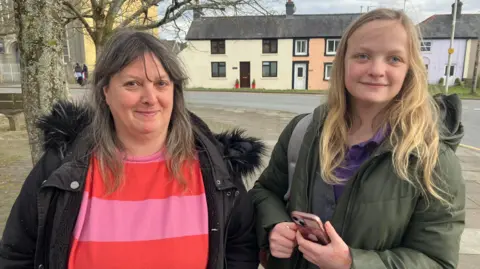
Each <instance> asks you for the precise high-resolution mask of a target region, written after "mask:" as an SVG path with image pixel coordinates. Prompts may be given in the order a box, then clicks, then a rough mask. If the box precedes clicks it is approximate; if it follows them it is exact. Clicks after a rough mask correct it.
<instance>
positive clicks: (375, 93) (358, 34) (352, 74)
mask: <svg viewBox="0 0 480 269" xmlns="http://www.w3.org/2000/svg"><path fill="white" fill-rule="evenodd" d="M408 56H409V50H408V35H407V32H406V31H405V28H404V27H403V26H402V25H401V24H400V23H399V22H397V21H393V20H392V21H389V20H375V21H372V22H369V23H367V24H365V25H363V26H361V27H360V28H358V29H357V30H356V31H355V32H354V33H353V34H352V35H351V37H350V38H349V39H348V42H347V51H346V54H345V86H346V88H347V91H348V92H349V93H350V95H351V96H352V101H353V102H354V103H355V102H356V103H358V102H362V103H366V104H368V105H374V104H383V105H385V104H388V102H390V101H391V100H392V99H393V98H394V97H395V96H396V95H397V94H398V93H399V92H400V90H401V88H402V85H403V81H404V80H405V76H406V75H407V71H408V68H409V63H408V59H409V58H408Z"/></svg>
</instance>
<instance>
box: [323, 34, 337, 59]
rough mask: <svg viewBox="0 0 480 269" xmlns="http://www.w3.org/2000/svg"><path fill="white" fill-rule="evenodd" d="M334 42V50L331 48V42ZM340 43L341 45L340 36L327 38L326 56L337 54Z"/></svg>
mask: <svg viewBox="0 0 480 269" xmlns="http://www.w3.org/2000/svg"><path fill="white" fill-rule="evenodd" d="M330 42H333V46H334V50H333V51H330V50H329V43H330ZM338 45H340V39H339V38H328V39H326V40H325V56H335V55H337V49H338Z"/></svg>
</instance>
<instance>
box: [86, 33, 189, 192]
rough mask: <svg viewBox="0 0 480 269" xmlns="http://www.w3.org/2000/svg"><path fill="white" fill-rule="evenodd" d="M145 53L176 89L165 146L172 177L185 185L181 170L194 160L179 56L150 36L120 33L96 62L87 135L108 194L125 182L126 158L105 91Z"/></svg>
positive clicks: (113, 38)
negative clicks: (161, 67)
mask: <svg viewBox="0 0 480 269" xmlns="http://www.w3.org/2000/svg"><path fill="white" fill-rule="evenodd" d="M145 53H151V54H152V55H154V56H155V57H156V58H158V60H159V61H160V62H161V64H162V65H163V68H164V69H165V71H166V72H167V73H168V76H169V77H170V80H171V81H172V83H173V85H174V94H173V110H172V115H171V119H170V124H169V126H168V133H167V139H166V143H165V148H166V160H167V167H168V170H169V172H170V174H171V175H172V176H174V177H175V178H176V179H177V180H179V181H180V182H181V183H182V184H184V185H186V183H185V180H184V177H183V176H182V174H181V167H182V165H183V164H184V163H188V162H190V161H192V160H193V159H194V157H195V153H194V152H195V148H194V147H195V146H194V134H193V129H192V124H191V122H190V116H189V112H188V110H187V109H186V106H185V99H184V96H183V89H184V84H185V81H186V79H187V77H186V74H185V71H184V69H183V67H182V65H181V63H180V61H179V59H178V58H177V56H176V54H175V53H174V52H173V51H172V50H171V49H170V48H167V47H166V46H165V45H164V44H163V43H162V42H161V41H160V40H159V39H157V38H156V37H154V36H152V35H151V34H148V33H144V32H139V31H133V30H122V31H119V32H117V33H115V34H114V35H112V36H111V37H110V39H109V40H108V41H107V44H106V45H105V46H104V48H103V50H102V51H101V53H100V55H99V57H98V59H97V63H96V66H95V70H94V72H93V79H92V86H91V87H92V95H91V100H90V105H91V106H93V107H92V108H93V109H92V111H93V112H94V113H93V120H92V123H91V127H92V128H91V132H89V134H88V135H89V136H91V137H90V138H91V141H93V145H94V147H93V153H94V154H95V157H96V158H97V160H98V161H99V164H100V171H101V174H102V178H103V180H104V183H105V185H106V187H107V191H108V192H109V193H111V192H113V191H115V190H116V189H117V188H118V187H119V186H121V184H122V182H123V180H124V179H123V157H122V155H120V154H118V150H120V151H122V150H123V149H124V146H123V145H122V144H121V142H120V140H119V139H118V138H117V135H116V131H115V126H114V121H113V118H112V114H111V112H110V109H109V107H108V105H107V103H106V101H105V94H104V92H103V88H104V87H105V86H107V85H108V84H109V83H110V79H111V78H112V76H114V75H115V74H117V73H118V72H120V71H121V70H122V69H123V68H125V67H126V66H127V65H129V64H130V63H131V62H133V61H135V60H137V59H139V58H144V55H145Z"/></svg>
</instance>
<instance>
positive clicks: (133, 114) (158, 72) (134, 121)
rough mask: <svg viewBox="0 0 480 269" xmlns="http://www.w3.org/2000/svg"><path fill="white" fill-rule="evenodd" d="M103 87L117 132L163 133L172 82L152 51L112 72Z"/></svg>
mask: <svg viewBox="0 0 480 269" xmlns="http://www.w3.org/2000/svg"><path fill="white" fill-rule="evenodd" d="M103 90H104V94H105V99H106V102H107V104H108V106H109V108H110V111H111V113H112V116H113V119H114V122H115V129H116V132H117V135H118V136H120V137H122V136H130V137H131V136H134V137H135V136H138V135H147V134H148V135H149V134H153V135H154V136H155V137H157V135H158V137H162V136H166V133H167V131H168V125H169V123H170V118H171V115H172V110H173V91H174V85H173V82H172V81H171V79H170V77H169V76H168V74H167V72H166V71H165V69H164V67H163V66H162V64H161V63H160V61H159V60H158V59H157V58H156V57H155V56H154V55H153V54H152V53H145V55H144V57H139V58H138V59H137V60H135V61H133V62H132V63H130V64H129V65H128V66H126V67H125V68H124V69H123V70H121V71H120V72H118V73H117V74H115V75H114V76H113V77H112V78H111V79H110V83H109V84H108V85H107V86H106V87H105V88H104V89H103Z"/></svg>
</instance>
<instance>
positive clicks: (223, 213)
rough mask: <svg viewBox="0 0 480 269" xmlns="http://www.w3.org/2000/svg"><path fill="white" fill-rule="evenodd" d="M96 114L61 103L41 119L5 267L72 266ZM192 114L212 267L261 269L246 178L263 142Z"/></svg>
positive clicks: (1, 257) (5, 245)
mask: <svg viewBox="0 0 480 269" xmlns="http://www.w3.org/2000/svg"><path fill="white" fill-rule="evenodd" d="M90 115H91V112H90V111H89V110H88V109H87V108H85V107H82V106H79V105H74V104H72V103H59V104H56V105H55V106H54V109H53V111H52V113H51V114H50V115H47V116H45V117H43V118H41V119H40V121H39V127H40V128H42V130H43V132H44V137H45V142H44V149H45V154H44V155H43V157H42V158H41V159H40V161H39V162H38V163H37V164H36V165H35V166H34V168H33V170H32V171H31V172H30V174H29V176H28V177H27V179H26V180H25V183H24V185H23V187H22V190H21V192H20V194H19V196H18V198H17V200H16V201H15V203H14V205H13V208H12V211H11V213H10V216H9V218H8V220H7V224H6V227H5V231H4V234H3V238H2V241H1V242H0V269H20V268H29V269H31V268H39V269H46V268H49V269H66V268H67V265H68V257H69V252H70V247H71V241H72V234H73V229H74V227H75V223H76V218H77V215H78V212H79V209H80V204H81V201H82V195H83V190H84V186H85V177H86V173H87V169H88V164H89V159H90V156H91V154H88V153H89V152H91V150H90V149H91V144H90V143H88V142H86V140H85V139H84V136H83V135H82V132H85V131H86V130H87V129H88V125H89V123H90V120H91V116H90ZM191 119H192V123H193V126H194V132H195V142H196V147H197V151H198V154H199V159H200V165H201V171H202V176H203V179H204V186H205V194H206V197H207V206H208V211H209V214H208V215H209V219H208V223H209V251H208V254H209V259H208V266H207V268H208V269H223V268H228V269H257V268H258V249H257V244H256V236H255V232H254V231H255V228H254V224H255V216H254V208H253V204H252V202H251V200H250V199H249V197H248V196H247V193H246V189H245V186H244V184H243V181H242V177H243V176H246V175H248V174H250V173H252V172H254V170H255V169H256V168H258V167H259V166H260V163H261V156H262V155H263V152H264V148H265V146H264V144H263V143H261V142H260V141H259V140H258V139H255V138H251V137H245V136H244V135H243V132H242V131H241V130H234V131H232V132H226V133H222V134H218V135H214V134H212V133H211V132H210V130H209V129H208V127H207V126H206V124H205V123H204V122H203V121H202V120H201V119H200V118H198V117H196V116H195V115H194V114H193V113H192V114H191ZM159 255H167V254H166V253H159ZM186 255H188V249H186Z"/></svg>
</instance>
